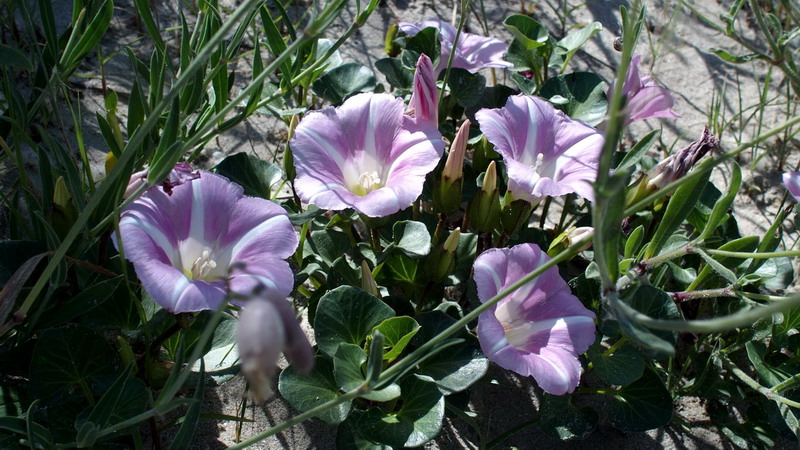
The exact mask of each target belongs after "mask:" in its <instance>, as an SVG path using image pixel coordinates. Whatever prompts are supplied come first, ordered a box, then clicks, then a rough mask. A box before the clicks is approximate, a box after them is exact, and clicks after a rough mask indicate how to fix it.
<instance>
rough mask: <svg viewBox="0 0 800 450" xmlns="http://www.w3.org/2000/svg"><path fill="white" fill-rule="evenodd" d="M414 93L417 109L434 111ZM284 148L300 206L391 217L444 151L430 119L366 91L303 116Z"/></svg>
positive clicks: (417, 188) (416, 191)
mask: <svg viewBox="0 0 800 450" xmlns="http://www.w3.org/2000/svg"><path fill="white" fill-rule="evenodd" d="M422 65H424V61H423V63H422ZM423 84H424V83H423ZM414 95H415V100H414V102H415V105H418V106H417V107H418V108H421V109H422V110H425V111H429V112H431V113H434V112H435V111H431V110H430V108H431V105H427V102H428V100H424V98H425V97H424V96H423V95H421V94H420V95H418V94H417V93H416V92H415V94H414ZM423 103H425V104H426V105H427V106H421V105H422V104H423ZM426 108H427V109H426ZM425 114H427V113H425ZM290 146H291V148H292V152H293V155H294V158H295V167H296V169H297V178H296V180H295V189H296V191H297V193H298V195H299V197H300V199H301V200H302V201H303V202H305V203H309V204H315V205H317V206H319V207H320V208H323V209H330V210H342V209H346V208H354V209H356V210H357V211H358V212H360V213H362V214H365V215H367V216H370V217H383V216H387V215H389V214H393V213H395V212H397V211H400V210H401V209H404V208H406V207H408V206H409V205H410V204H411V203H412V202H413V201H414V200H416V199H417V197H419V195H420V194H421V193H422V184H423V181H424V179H425V175H427V174H428V172H430V171H432V170H433V169H434V168H435V167H436V165H437V164H438V162H439V159H440V158H441V156H442V153H443V151H444V141H442V137H441V135H440V134H439V132H438V130H436V128H435V127H434V126H433V123H432V122H431V121H430V120H420V118H419V117H417V118H412V117H409V116H407V115H406V114H405V106H404V104H403V101H402V99H399V98H395V97H393V96H391V95H389V94H370V93H368V94H359V95H355V96H353V97H350V98H349V99H347V100H346V101H345V102H344V104H343V105H342V106H340V107H338V108H332V107H328V108H325V109H323V110H320V111H315V112H311V113H309V114H307V115H306V117H305V118H304V119H303V120H302V121H301V122H300V124H299V125H298V126H297V129H296V130H295V135H294V138H293V139H292V141H291V143H290Z"/></svg>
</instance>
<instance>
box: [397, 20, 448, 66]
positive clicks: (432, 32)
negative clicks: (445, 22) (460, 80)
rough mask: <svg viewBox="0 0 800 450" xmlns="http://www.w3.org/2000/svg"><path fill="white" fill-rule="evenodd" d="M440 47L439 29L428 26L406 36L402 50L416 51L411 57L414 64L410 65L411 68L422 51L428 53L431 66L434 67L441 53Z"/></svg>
mask: <svg viewBox="0 0 800 450" xmlns="http://www.w3.org/2000/svg"><path fill="white" fill-rule="evenodd" d="M440 48H441V43H440V41H439V29H438V28H434V27H428V28H425V29H423V30H420V32H419V33H417V34H415V35H414V36H409V37H407V38H406V46H405V49H404V50H406V51H410V52H413V53H416V56H414V57H413V58H412V59H413V64H414V65H412V66H411V68H412V69H413V68H414V66H415V65H416V62H417V59H418V58H419V55H420V54H422V53H424V54H426V55H428V58H430V59H431V62H432V63H433V67H436V66H437V65H438V64H439V55H441V50H440ZM404 53H405V52H404Z"/></svg>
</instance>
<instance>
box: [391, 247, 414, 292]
mask: <svg viewBox="0 0 800 450" xmlns="http://www.w3.org/2000/svg"><path fill="white" fill-rule="evenodd" d="M417 265H418V260H415V259H411V258H409V257H408V256H406V255H404V254H400V253H395V254H393V255H392V256H390V257H389V259H387V260H386V268H385V269H384V270H386V269H388V270H389V272H390V274H391V277H392V279H394V280H395V281H397V282H400V283H406V284H408V285H412V286H413V284H414V280H415V279H416V277H417Z"/></svg>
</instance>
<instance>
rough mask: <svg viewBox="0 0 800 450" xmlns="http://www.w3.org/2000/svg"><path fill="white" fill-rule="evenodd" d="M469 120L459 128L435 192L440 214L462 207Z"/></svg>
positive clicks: (435, 200)
mask: <svg viewBox="0 0 800 450" xmlns="http://www.w3.org/2000/svg"><path fill="white" fill-rule="evenodd" d="M469 126H470V122H469V120H467V121H465V122H464V124H463V125H461V128H459V130H458V133H456V137H455V138H454V139H453V143H452V144H451V145H450V153H448V155H447V161H445V164H444V170H443V171H442V175H441V177H440V178H439V180H438V183H437V185H436V187H435V188H434V191H433V204H434V206H436V208H437V209H438V210H439V212H442V213H445V214H449V213H451V212H453V211H455V210H456V209H458V207H459V206H460V205H461V186H462V184H463V182H462V180H463V178H464V154H465V153H466V152H467V141H468V140H469Z"/></svg>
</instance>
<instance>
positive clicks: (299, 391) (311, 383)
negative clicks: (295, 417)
mask: <svg viewBox="0 0 800 450" xmlns="http://www.w3.org/2000/svg"><path fill="white" fill-rule="evenodd" d="M278 391H280V393H281V395H282V396H283V398H285V399H286V401H287V402H289V404H291V405H292V406H293V407H294V408H296V409H297V410H299V411H303V412H305V411H308V410H310V409H313V408H316V407H317V406H319V405H322V404H324V403H327V402H329V401H331V400H333V399H335V398H337V397H340V396H341V395H342V393H341V391H339V385H338V384H337V383H336V380H335V379H334V377H333V362H331V360H330V359H328V358H326V357H324V356H317V357H315V358H314V369H313V370H312V371H311V373H308V374H302V373H300V372H298V371H296V370H294V367H292V366H289V367H287V368H285V369H283V371H282V372H281V375H280V377H278ZM351 404H352V402H351V401H349V402H345V403H340V404H339V405H337V406H335V407H333V408H331V409H328V410H327V411H325V412H323V413H322V414H320V415H318V416H317V418H319V419H320V420H322V421H323V422H325V423H328V424H332V425H335V424H337V423H342V422H344V419H346V418H347V414H349V413H350V407H351Z"/></svg>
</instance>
